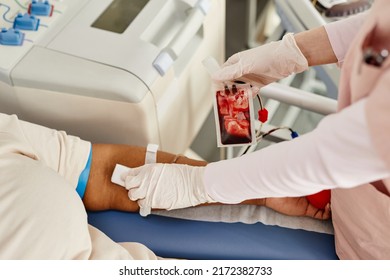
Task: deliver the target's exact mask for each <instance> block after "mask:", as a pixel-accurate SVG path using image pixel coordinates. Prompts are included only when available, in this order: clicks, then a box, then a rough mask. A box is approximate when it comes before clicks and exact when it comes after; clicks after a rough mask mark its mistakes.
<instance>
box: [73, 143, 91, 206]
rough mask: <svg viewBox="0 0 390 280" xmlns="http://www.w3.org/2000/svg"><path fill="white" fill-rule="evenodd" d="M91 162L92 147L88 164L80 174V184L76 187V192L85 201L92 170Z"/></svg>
mask: <svg viewBox="0 0 390 280" xmlns="http://www.w3.org/2000/svg"><path fill="white" fill-rule="evenodd" d="M91 161H92V147H91V150H90V151H89V156H88V160H87V164H86V165H85V168H84V170H83V171H82V172H81V174H80V177H79V182H78V184H77V187H76V192H77V193H78V194H79V196H80V197H81V199H83V197H84V194H85V189H86V187H87V182H88V178H89V172H90V170H91Z"/></svg>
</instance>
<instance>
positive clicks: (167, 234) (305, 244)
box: [88, 83, 337, 260]
mask: <svg viewBox="0 0 390 280" xmlns="http://www.w3.org/2000/svg"><path fill="white" fill-rule="evenodd" d="M261 93H262V94H263V95H264V96H266V97H267V98H272V99H275V100H278V101H279V102H283V103H287V104H291V105H294V106H298V107H300V108H302V109H305V110H310V111H313V112H316V113H319V114H322V115H327V114H331V113H334V112H335V111H336V101H335V100H334V99H331V98H328V97H323V96H319V95H316V94H312V93H309V92H305V91H302V90H300V89H291V88H290V87H288V86H285V85H281V84H276V83H275V84H271V85H268V86H267V87H264V88H262V90H261ZM277 138H279V141H281V140H283V135H281V136H280V137H277ZM88 218H89V223H90V224H92V225H93V226H95V227H97V228H98V229H100V230H102V231H103V232H104V233H106V234H107V235H108V236H109V237H111V238H112V239H113V240H115V241H118V242H125V241H132V242H140V243H142V244H144V245H146V246H147V247H149V248H150V249H151V250H153V251H154V252H155V253H156V254H157V255H158V256H161V257H165V258H180V259H242V260H245V259H248V260H249V259H258V260H260V259H262V260H264V259H267V260H273V259H283V260H289V259H320V260H325V259H331V260H334V259H337V255H336V252H335V247H334V236H333V228H332V224H331V221H318V220H315V219H311V218H308V217H289V216H285V215H282V214H279V213H276V212H275V211H273V210H271V209H268V208H265V207H259V206H252V205H219V206H207V207H196V208H189V209H181V210H173V211H154V212H152V215H149V216H148V217H146V218H143V217H141V216H140V215H139V214H138V213H124V212H117V211H103V212H90V213H89V214H88Z"/></svg>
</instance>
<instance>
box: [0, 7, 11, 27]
mask: <svg viewBox="0 0 390 280" xmlns="http://www.w3.org/2000/svg"><path fill="white" fill-rule="evenodd" d="M1 6H4V7H5V8H6V9H8V10H7V11H6V12H5V13H4V14H3V19H4V20H5V21H6V22H9V23H13V21H11V20H9V19H7V18H6V17H5V15H6V14H8V13H9V11H10V10H11V8H10V7H9V6H7V5H4V4H0V7H1Z"/></svg>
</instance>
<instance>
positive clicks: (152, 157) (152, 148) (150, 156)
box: [145, 144, 158, 164]
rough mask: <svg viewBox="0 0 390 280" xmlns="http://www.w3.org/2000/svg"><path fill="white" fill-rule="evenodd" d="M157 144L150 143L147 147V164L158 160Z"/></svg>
mask: <svg viewBox="0 0 390 280" xmlns="http://www.w3.org/2000/svg"><path fill="white" fill-rule="evenodd" d="M157 150H158V145H157V144H148V146H147V147H146V155H145V164H149V163H156V162H157Z"/></svg>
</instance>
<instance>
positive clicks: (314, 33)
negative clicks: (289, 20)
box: [294, 26, 337, 66]
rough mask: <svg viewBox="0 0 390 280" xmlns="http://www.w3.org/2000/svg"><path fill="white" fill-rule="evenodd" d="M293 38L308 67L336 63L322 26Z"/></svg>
mask: <svg viewBox="0 0 390 280" xmlns="http://www.w3.org/2000/svg"><path fill="white" fill-rule="evenodd" d="M294 37H295V41H296V43H297V45H298V47H299V49H300V50H301V52H302V53H303V55H304V56H305V57H306V59H307V61H308V64H309V66H315V65H322V64H330V63H336V62H337V57H336V55H335V53H334V51H333V49H332V46H331V44H330V41H329V38H328V34H327V33H326V30H325V28H324V27H323V26H321V27H317V28H314V29H311V30H308V31H304V32H300V33H297V34H295V35H294Z"/></svg>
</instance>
